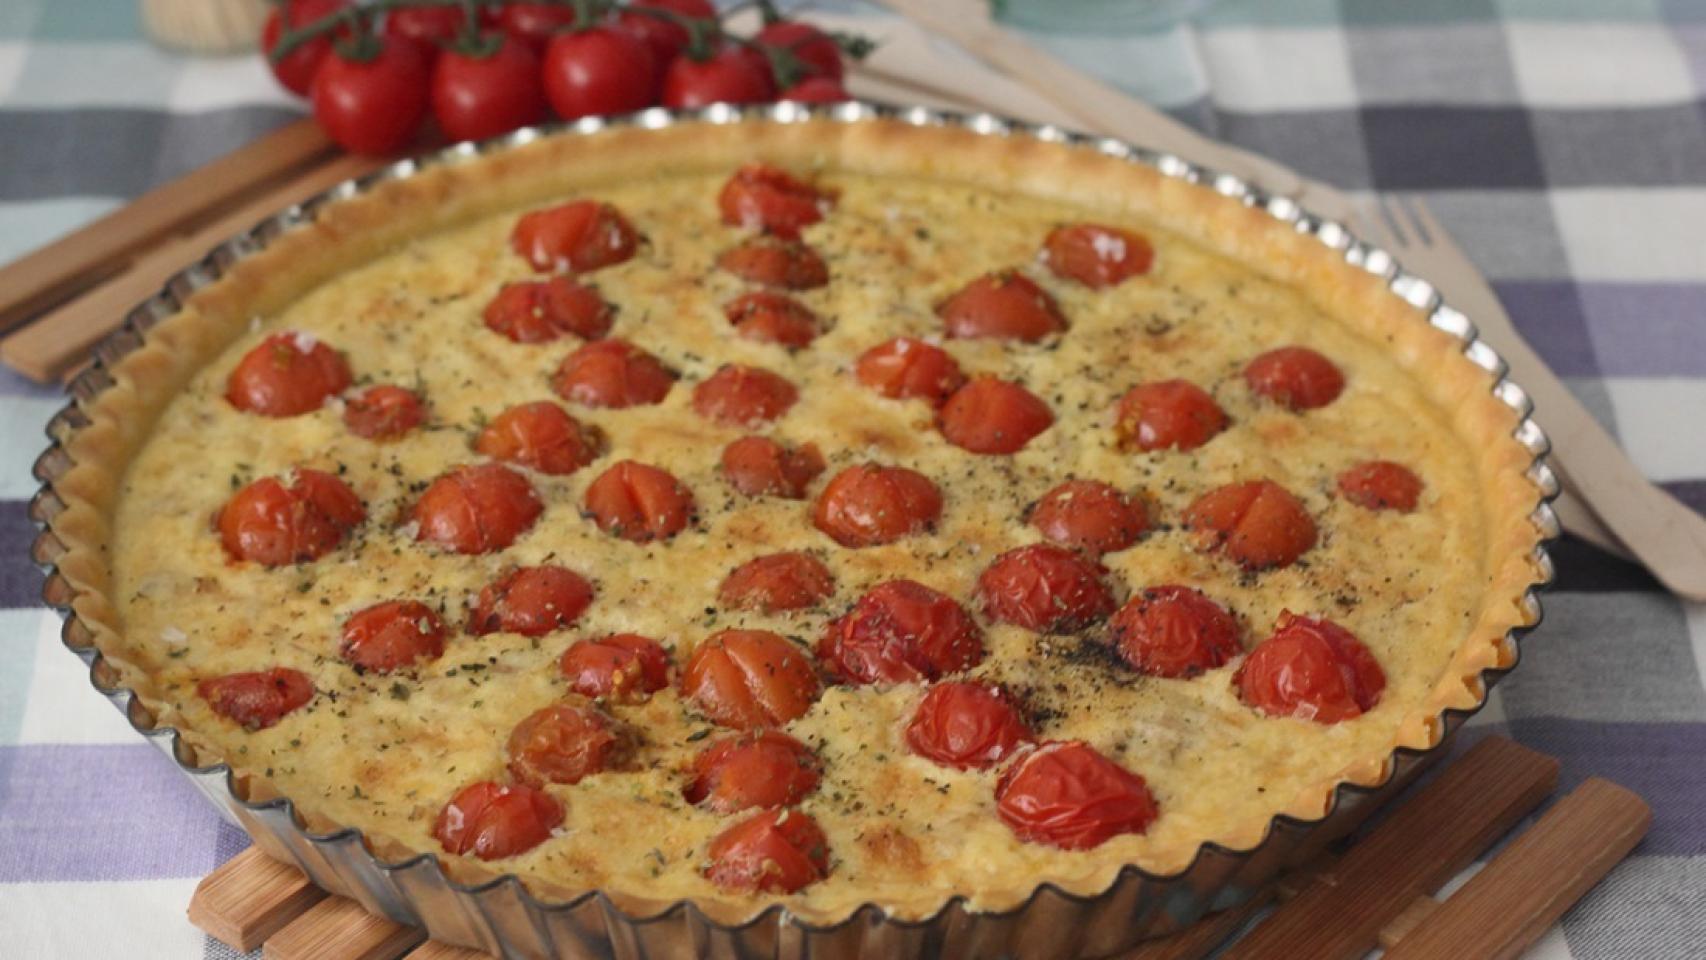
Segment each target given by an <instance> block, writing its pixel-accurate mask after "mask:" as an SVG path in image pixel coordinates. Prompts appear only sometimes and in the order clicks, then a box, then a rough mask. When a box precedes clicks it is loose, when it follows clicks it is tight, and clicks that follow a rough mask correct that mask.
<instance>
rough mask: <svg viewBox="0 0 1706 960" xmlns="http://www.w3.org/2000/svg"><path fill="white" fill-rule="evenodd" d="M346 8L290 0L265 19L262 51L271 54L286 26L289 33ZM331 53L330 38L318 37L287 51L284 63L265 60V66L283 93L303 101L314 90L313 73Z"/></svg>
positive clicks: (320, 0)
mask: <svg viewBox="0 0 1706 960" xmlns="http://www.w3.org/2000/svg"><path fill="white" fill-rule="evenodd" d="M345 6H347V4H346V3H345V0H289V2H288V3H284V4H281V5H280V6H277V7H274V8H273V12H272V13H270V14H268V15H267V23H266V26H265V27H263V28H262V29H261V49H262V50H264V51H266V52H267V53H268V54H271V53H272V50H273V48H274V47H276V46H278V39H279V36H280V35H282V34H283V33H284V27H285V25H286V24H288V25H289V26H290V27H291V28H292V29H299V28H301V27H305V26H307V25H309V24H311V23H313V22H314V21H316V20H319V19H321V18H323V17H327V16H330V15H331V14H334V13H337V12H338V11H339V10H342V9H343V8H344V7H345ZM331 52H332V38H331V37H328V36H319V37H315V38H314V39H312V40H310V41H308V42H307V43H304V44H302V45H301V46H299V47H297V48H296V49H295V50H292V51H290V52H289V53H288V54H286V55H285V57H284V59H282V60H279V61H277V62H274V61H273V59H272V57H271V56H268V57H267V66H268V67H269V68H271V69H272V75H273V76H274V77H277V78H278V82H279V83H281V84H283V85H284V88H285V89H286V90H289V91H290V92H291V93H294V94H296V95H297V96H299V97H306V96H308V92H309V91H310V90H312V89H313V87H314V74H315V72H316V71H318V70H319V69H320V64H321V62H322V61H324V60H325V59H326V55H327V54H329V53H331Z"/></svg>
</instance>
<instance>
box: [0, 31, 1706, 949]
mask: <svg viewBox="0 0 1706 960" xmlns="http://www.w3.org/2000/svg"><path fill="white" fill-rule="evenodd" d="M1028 5H1029V6H1030V7H1031V8H1032V9H1038V8H1039V4H1037V3H1034V2H1033V3H1029V4H1028ZM1069 6H1070V5H1064V4H1063V5H1062V11H1063V13H1062V16H1063V26H1064V25H1066V24H1065V16H1066V14H1067V13H1068V12H1069V11H1068V10H1067V9H1066V8H1067V7H1069ZM1095 6H1096V5H1095V4H1086V5H1085V7H1086V9H1089V8H1091V7H1095ZM814 7H815V8H818V9H824V10H827V11H830V12H834V13H836V14H843V15H847V16H853V17H873V18H874V17H878V16H882V15H883V14H882V13H881V12H880V11H879V10H877V9H876V8H874V7H869V6H864V5H862V4H861V3H860V2H859V0H823V2H819V3H816V4H814ZM136 16H137V14H136V9H135V3H134V2H133V0H76V2H74V3H69V2H63V0H0V261H5V260H9V259H11V258H12V257H14V256H17V255H19V254H22V253H24V252H27V251H28V250H30V249H32V248H34V247H36V246H39V245H40V244H42V243H44V242H46V241H48V240H50V239H52V238H53V237H54V236H56V235H58V234H60V233H63V232H64V231H66V230H69V229H71V228H73V227H75V226H77V225H79V224H81V223H84V222H86V221H88V220H89V219H91V218H93V217H95V216H97V215H99V214H101V213H103V212H106V211H107V210H110V209H112V208H114V207H116V206H118V205H119V204H122V203H123V202H124V201H125V199H126V198H128V197H131V196H134V195H136V194H138V193H140V192H142V191H144V190H146V189H147V188H148V187H150V186H151V185H153V184H156V183H158V182H160V181H162V180H165V179H167V178H169V177H172V176H175V175H177V174H179V173H182V172H184V171H187V170H189V169H191V168H193V167H195V166H197V165H199V164H201V163H205V162H207V161H208V160H211V159H213V158H214V157H216V156H218V155H220V154H222V153H225V152H227V151H229V150H231V149H233V148H235V147H237V146H239V145H241V144H243V143H245V142H247V141H249V140H251V139H253V138H254V137H255V136H256V135H258V134H260V133H262V132H264V131H266V130H269V129H271V128H273V127H275V126H277V125H279V124H281V123H284V122H287V121H288V120H290V119H292V118H294V117H295V116H296V115H297V111H298V110H299V108H298V107H297V106H295V105H294V104H293V103H292V102H291V101H290V100H289V99H288V98H287V97H286V96H285V95H284V94H283V93H281V92H280V91H278V90H277V89H276V87H275V86H274V85H273V83H272V81H271V79H270V78H269V77H268V76H267V75H266V72H265V68H264V67H263V66H262V65H261V63H260V62H259V60H258V59H257V58H255V57H252V56H251V57H239V58H230V59H202V60H192V59H187V58H182V57H178V56H174V55H171V54H167V53H163V52H160V51H158V50H156V49H154V48H152V47H150V46H148V45H147V44H146V43H145V42H144V41H143V40H142V38H141V30H140V27H139V24H138V23H137V19H136ZM1084 16H1086V17H1088V16H1091V15H1089V14H1085V15H1084ZM873 23H875V21H873ZM1074 26H1077V25H1076V24H1074ZM1038 40H1039V41H1040V42H1042V43H1044V44H1046V45H1048V46H1051V47H1053V48H1055V49H1056V50H1058V51H1059V52H1062V53H1064V54H1066V55H1067V56H1068V57H1069V58H1070V59H1071V60H1072V61H1073V62H1075V63H1078V64H1081V65H1084V66H1086V67H1087V68H1089V69H1091V70H1094V71H1096V72H1099V73H1101V74H1102V75H1104V76H1106V77H1107V78H1108V79H1110V80H1113V81H1114V82H1116V83H1119V84H1121V85H1122V86H1125V87H1126V88H1128V89H1130V90H1132V91H1133V92H1135V93H1138V94H1139V95H1142V96H1144V97H1146V98H1147V99H1149V100H1151V101H1152V102H1156V103H1159V104H1161V105H1163V106H1164V107H1166V108H1167V109H1169V110H1170V111H1171V112H1173V113H1174V114H1175V115H1177V116H1179V117H1181V118H1183V119H1186V120H1187V121H1189V122H1191V123H1194V124H1196V125H1198V126H1199V127H1201V128H1203V129H1204V130H1206V131H1207V132H1209V133H1211V134H1213V135H1215V136H1218V137H1222V138H1224V139H1227V140H1230V141H1232V142H1235V143H1238V144H1240V145H1243V146H1246V147H1250V148H1252V149H1255V150H1257V151H1261V152H1265V153H1268V154H1271V155H1273V156H1274V157H1276V158H1278V159H1280V160H1283V161H1285V162H1287V163H1290V164H1292V165H1294V166H1296V167H1297V168H1299V169H1300V170H1302V171H1304V172H1305V173H1308V174H1310V175H1313V176H1317V177H1320V178H1322V179H1325V180H1329V181H1331V182H1333V183H1336V184H1338V185H1340V186H1343V187H1346V188H1348V189H1350V190H1351V191H1353V192H1372V191H1416V192H1419V193H1421V194H1423V195H1424V196H1425V197H1426V199H1427V202H1428V204H1429V205H1430V206H1431V207H1432V208H1433V209H1434V210H1435V211H1436V212H1437V213H1438V214H1439V216H1440V218H1441V219H1443V220H1444V221H1445V222H1446V223H1447V225H1448V226H1449V227H1450V229H1451V230H1452V232H1453V234H1454V236H1456V237H1458V238H1459V239H1460V240H1461V241H1462V242H1463V244H1464V245H1465V246H1466V247H1467V248H1468V249H1469V251H1470V252H1471V254H1472V255H1473V256H1474V257H1475V259H1476V260H1477V262H1478V263H1479V264H1480V265H1481V267H1482V268H1483V269H1484V270H1485V271H1486V273H1487V274H1488V275H1489V276H1490V277H1491V278H1492V280H1493V282H1494V285H1495V286H1496V287H1497V288H1498V291H1499V294H1500V296H1501V297H1502V298H1503V299H1504V301H1505V303H1506V304H1507V305H1508V306H1509V308H1510V310H1511V313H1512V314H1513V315H1514V317H1515V319H1516V322H1517V325H1518V326H1519V327H1520V328H1521V329H1522V330H1523V332H1524V333H1525V334H1526V335H1527V336H1528V338H1529V339H1530V341H1531V342H1532V343H1533V344H1534V345H1535V347H1536V349H1538V350H1539V351H1540V353H1541V354H1542V355H1543V356H1544V357H1545V358H1546V359H1547V361H1548V362H1550V363H1551V364H1552V366H1553V369H1555V370H1556V371H1557V372H1558V373H1559V374H1560V375H1561V376H1563V377H1564V378H1565V379H1566V381H1567V382H1568V383H1569V385H1570V386H1571V388H1572V389H1574V390H1575V391H1576V393H1577V394H1578V395H1579V396H1580V397H1581V398H1582V400H1583V401H1584V402H1585V403H1586V404H1587V406H1588V407H1589V408H1590V409H1591V410H1593V411H1594V412H1595V414H1596V415H1598V416H1599V417H1600V419H1601V420H1602V421H1603V422H1604V423H1605V424H1606V426H1607V427H1608V428H1610V429H1611V430H1612V432H1614V433H1615V434H1616V435H1617V436H1618V437H1619V439H1620V440H1621V441H1622V443H1623V444H1624V446H1625V448H1626V449H1627V450H1628V451H1629V452H1630V454H1631V456H1632V457H1633V458H1634V460H1635V462H1636V463H1638V464H1639V465H1640V466H1641V467H1642V469H1643V470H1645V471H1646V472H1647V473H1648V474H1649V475H1650V476H1651V477H1652V478H1653V479H1654V480H1657V481H1659V482H1660V483H1662V484H1664V485H1665V486H1666V487H1667V488H1669V489H1671V490H1672V491H1674V492H1675V493H1676V494H1677V495H1678V496H1680V497H1681V498H1682V499H1683V500H1684V501H1686V502H1688V503H1689V504H1690V505H1692V506H1693V507H1694V508H1695V509H1697V510H1703V511H1706V428H1703V427H1702V422H1703V421H1706V252H1703V251H1706V3H1702V2H1700V0H1596V2H1586V0H1440V2H1433V3H1406V2H1402V0H1287V2H1268V0H1223V2H1220V3H1215V4H1211V5H1210V6H1209V8H1208V10H1207V11H1206V13H1204V14H1202V15H1201V16H1200V18H1199V19H1198V20H1197V21H1196V22H1194V23H1193V24H1191V25H1188V26H1183V27H1178V28H1175V29H1172V30H1170V31H1167V32H1165V33H1159V34H1122V33H1121V32H1120V30H1119V29H1118V28H1117V25H1112V24H1111V25H1110V27H1109V28H1108V29H1096V30H1081V32H1080V33H1078V34H1070V33H1049V34H1039V35H1038ZM61 402H62V400H61V398H60V396H59V395H58V392H57V391H56V390H53V389H49V388H43V387H38V386H34V385H31V384H28V383H26V382H24V381H22V380H20V379H18V378H17V377H15V376H13V375H11V374H9V373H6V372H3V371H0V956H6V957H29V958H37V957H42V958H47V957H61V956H64V957H70V956H77V957H95V956H124V957H161V958H173V960H182V958H188V957H201V956H228V955H229V951H228V950H227V949H226V948H224V947H223V946H220V945H219V944H217V943H214V942H213V941H211V940H209V939H207V938H206V937H204V936H203V935H202V934H201V933H199V932H198V931H196V930H195V929H194V928H192V927H191V926H190V925H189V924H188V922H187V921H185V919H184V915H183V911H184V908H185V906H186V905H187V903H188V901H189V896H190V892H191V891H192V890H193V889H194V886H195V883H196V881H197V880H198V879H199V878H200V877H201V876H203V875H204V874H206V873H207V871H209V870H211V869H212V868H213V867H215V866H216V865H218V864H219V863H221V862H223V861H224V860H226V859H227V858H229V857H230V856H232V855H233V854H235V853H236V852H237V851H239V850H241V849H242V848H243V847H244V846H245V845H246V844H247V842H248V841H247V839H246V838H245V837H244V836H243V835H242V834H241V833H240V832H239V831H237V830H235V829H234V828H232V827H230V826H228V825H226V824H225V823H223V822H222V821H221V820H220V819H219V818H218V817H217V816H216V815H215V814H214V812H213V810H212V808H211V807H209V806H208V805H207V804H206V802H205V801H204V800H202V799H201V798H200V796H199V795H198V794H197V793H196V792H195V790H194V788H193V787H191V786H190V784H189V783H188V782H187V781H185V780H183V779H182V778H181V777H179V775H178V774H177V773H176V772H175V771H174V770H172V769H171V766H170V764H169V763H168V762H167V761H166V760H165V759H164V758H162V757H161V756H160V755H159V754H158V752H157V751H156V750H155V749H154V748H153V747H151V746H149V745H147V744H144V743H143V742H142V741H141V739H140V738H139V737H138V736H137V735H136V734H135V733H134V732H133V731H131V730H130V728H129V726H128V725H127V724H126V723H125V722H124V720H123V719H122V718H121V717H120V716H119V715H118V713H117V711H115V710H113V709H112V707H110V706H109V705H108V704H107V703H105V702H104V701H103V699H102V698H101V697H99V696H98V695H97V694H95V693H94V692H93V691H92V690H90V689H89V686H88V681H87V678H86V676H85V671H84V669H83V667H82V664H81V663H80V662H79V661H78V660H77V659H76V658H74V657H73V656H71V655H70V654H68V653H67V652H65V650H64V649H63V648H62V647H61V646H60V644H59V639H58V630H59V621H58V618H57V617H56V616H55V615H54V614H52V613H51V612H49V611H47V610H45V609H43V608H42V607H41V605H40V601H39V590H40V575H39V573H38V572H37V571H36V570H35V568H34V567H32V566H31V565H30V563H29V560H28V553H27V552H28V547H29V543H30V541H31V539H32V538H33V536H34V532H35V531H34V528H33V527H32V525H31V524H30V522H29V521H28V519H27V517H26V515H25V505H26V502H27V500H28V498H29V497H30V495H31V494H32V493H33V492H34V488H35V484H34V482H33V481H32V480H31V479H30V476H29V468H30V464H31V462H32V461H33V460H34V458H35V456H36V455H37V454H38V453H39V452H40V451H41V449H42V448H43V446H44V445H45V441H44V439H43V438H42V433H41V429H42V426H43V424H45V423H46V421H47V419H48V417H49V416H50V415H51V414H52V412H53V411H54V410H55V409H56V408H57V407H58V406H59V405H60V404H61ZM1540 420H1541V423H1542V424H1543V425H1544V423H1545V411H1544V410H1542V411H1541V412H1540ZM1556 556H1557V559H1558V567H1559V575H1560V580H1559V584H1558V587H1557V589H1555V590H1553V591H1552V593H1551V594H1550V595H1549V596H1548V597H1547V599H1546V608H1547V618H1546V623H1545V625H1544V626H1543V627H1542V628H1541V629H1540V630H1539V632H1537V633H1536V634H1535V635H1534V636H1533V637H1531V638H1530V639H1529V640H1528V641H1527V643H1526V644H1525V646H1524V656H1523V664H1522V669H1521V670H1520V671H1518V672H1517V673H1516V674H1515V675H1514V676H1513V677H1511V678H1510V679H1509V680H1508V681H1506V682H1505V683H1504V684H1503V685H1501V686H1500V687H1499V688H1498V690H1497V691H1496V692H1495V694H1494V696H1493V699H1492V702H1491V703H1490V705H1489V707H1488V709H1486V710H1485V711H1483V712H1482V713H1481V714H1480V715H1479V716H1478V717H1477V718H1476V719H1475V720H1474V721H1473V723H1472V725H1471V727H1470V728H1469V729H1468V730H1467V731H1466V734H1465V736H1464V738H1463V739H1464V740H1465V741H1467V740H1472V739H1473V738H1475V737H1477V736H1483V735H1485V734H1486V733H1487V732H1489V731H1497V732H1501V733H1505V734H1508V735H1510V736H1512V737H1514V738H1516V739H1517V740H1519V741H1521V742H1523V743H1525V744H1528V745H1529V746H1532V747H1534V748H1536V749H1539V750H1543V751H1546V752H1547V753H1551V754H1554V755H1556V756H1558V757H1560V758H1561V759H1562V760H1563V762H1564V778H1563V779H1564V782H1563V788H1564V789H1568V788H1569V787H1570V786H1572V785H1573V784H1574V783H1576V782H1579V781H1580V780H1581V779H1582V778H1583V777H1586V776H1589V775H1600V776H1605V777H1609V778H1611V779H1613V780H1616V781H1618V782H1619V783H1622V784H1625V785H1627V786H1629V787H1631V788H1633V789H1634V790H1636V791H1637V792H1639V793H1640V794H1641V795H1642V796H1644V797H1645V798H1646V799H1647V801H1648V802H1649V803H1651V804H1652V806H1653V808H1654V811H1655V819H1654V822H1653V828H1652V833H1651V834H1650V835H1649V836H1648V838H1647V840H1646V841H1645V842H1644V843H1643V844H1642V845H1641V846H1640V848H1639V849H1637V850H1636V852H1635V855H1634V856H1633V857H1631V858H1630V859H1629V860H1628V861H1627V862H1626V863H1624V864H1623V865H1621V866H1620V867H1618V868H1617V870H1616V871H1615V872H1614V873H1613V874H1612V875H1611V877H1610V878H1609V879H1608V880H1607V881H1606V882H1605V883H1603V884H1601V885H1600V886H1599V887H1598V888H1597V889H1595V890H1594V891H1593V892H1592V893H1590V894H1589V895H1588V896H1587V898H1586V899H1584V900H1583V901H1582V902H1581V903H1580V904H1579V905H1578V906H1577V907H1576V908H1575V909H1574V910H1572V911H1571V912H1570V913H1569V914H1568V915H1567V916H1566V917H1565V918H1564V921H1563V923H1562V924H1561V925H1560V926H1559V927H1558V928H1557V929H1554V930H1552V931H1551V932H1550V933H1549V934H1548V935H1547V937H1546V938H1545V939H1544V940H1543V941H1542V942H1541V944H1540V945H1539V946H1537V947H1536V949H1535V951H1534V956H1536V957H1541V958H1544V960H1565V958H1579V960H1602V958H1604V960H1611V958H1630V960H1635V958H1639V960H1650V958H1670V957H1679V958H1680V957H1699V956H1703V955H1706V684H1703V683H1702V674H1703V673H1706V605H1689V604H1684V603H1681V602H1678V601H1677V600H1676V599H1675V598H1673V597H1671V596H1669V595H1667V594H1666V593H1664V592H1663V591H1661V590H1660V589H1658V587H1657V585H1656V584H1655V583H1654V582H1653V581H1652V579H1651V578H1649V577H1648V576H1647V575H1646V574H1645V573H1644V572H1643V571H1641V570H1640V569H1638V568H1636V567H1633V566H1631V565H1629V564H1626V563H1623V562H1621V561H1619V560H1616V559H1614V558H1612V557H1610V556H1608V555H1606V554H1603V553H1600V552H1598V551H1596V550H1594V549H1593V548H1591V547H1588V546H1585V545H1583V544H1581V543H1579V542H1575V541H1566V542H1565V543H1564V544H1563V545H1562V546H1560V547H1559V549H1558V550H1557V554H1556ZM1458 749H1461V745H1459V747H1458ZM1461 879H1462V878H1459V880H1461Z"/></svg>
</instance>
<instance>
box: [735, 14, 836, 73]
mask: <svg viewBox="0 0 1706 960" xmlns="http://www.w3.org/2000/svg"><path fill="white" fill-rule="evenodd" d="M753 39H754V40H757V41H758V42H759V43H764V44H769V45H770V46H772V47H781V48H782V49H784V50H786V51H788V52H789V53H792V54H793V55H794V56H795V57H796V58H798V59H799V61H800V66H801V67H803V68H804V71H803V76H801V77H800V78H799V79H800V80H804V79H807V78H809V77H822V78H825V79H829V80H837V81H838V80H840V79H841V72H842V66H841V48H840V47H838V46H836V45H835V38H834V37H831V36H830V35H829V34H827V33H824V32H823V31H822V30H819V29H818V28H816V27H814V26H812V25H811V24H809V23H802V22H800V21H798V20H778V21H776V22H775V23H772V24H771V25H770V26H768V27H765V28H764V29H763V30H760V31H758V33H757V35H755V36H754V37H753ZM797 82H798V81H796V83H797Z"/></svg>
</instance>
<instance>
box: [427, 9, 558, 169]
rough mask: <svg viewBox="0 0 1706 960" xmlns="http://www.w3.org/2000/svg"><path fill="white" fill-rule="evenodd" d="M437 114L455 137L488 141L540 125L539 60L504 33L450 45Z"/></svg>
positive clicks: (440, 71)
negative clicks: (471, 45) (471, 46)
mask: <svg viewBox="0 0 1706 960" xmlns="http://www.w3.org/2000/svg"><path fill="white" fill-rule="evenodd" d="M405 9H406V8H405ZM432 115H433V116H435V117H437V118H438V125H439V127H440V128H442V129H443V130H444V135H445V136H446V137H449V138H450V139H451V140H484V139H486V138H488V137H495V136H497V135H499V134H502V133H508V132H510V131H511V130H515V129H517V128H519V127H525V126H527V125H528V124H531V123H538V122H539V120H540V119H542V118H543V117H544V116H545V91H544V90H543V89H542V88H541V86H540V81H539V58H538V57H537V56H535V55H534V53H533V51H532V50H531V49H529V48H528V46H527V44H525V43H523V42H522V41H520V40H517V39H515V38H514V37H511V36H507V35H505V34H502V33H497V34H491V35H490V36H489V37H487V38H484V39H483V40H482V41H481V42H480V43H477V44H475V45H474V49H468V50H464V49H462V48H461V47H449V48H447V49H445V51H444V52H443V53H441V54H439V55H438V61H437V62H436V63H435V64H434V65H433V69H432Z"/></svg>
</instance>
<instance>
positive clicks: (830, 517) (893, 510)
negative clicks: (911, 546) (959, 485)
mask: <svg viewBox="0 0 1706 960" xmlns="http://www.w3.org/2000/svg"><path fill="white" fill-rule="evenodd" d="M941 516H942V492H941V491H940V490H938V489H936V484H934V483H932V482H931V481H930V478H929V477H926V476H925V475H924V474H922V473H919V472H918V471H916V470H908V469H907V468H905V467H885V466H880V465H878V464H874V463H865V464H860V465H859V466H855V467H848V468H847V469H845V470H843V471H841V472H840V473H838V474H836V475H835V476H834V477H833V478H831V479H830V481H829V483H828V484H827V485H825V486H824V488H823V492H822V493H820V494H818V498H817V504H816V506H814V507H813V508H812V523H813V524H814V525H816V527H817V528H818V529H819V530H822V531H823V532H824V533H827V534H829V536H830V538H831V539H833V540H834V541H835V542H836V543H839V544H841V545H842V546H844V547H873V546H876V545H878V544H883V543H893V542H894V541H896V540H899V539H900V538H902V537H905V536H909V535H911V534H914V533H918V532H920V531H924V530H928V529H930V528H931V527H933V526H935V525H936V521H937V520H939V519H940V518H941Z"/></svg>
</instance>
